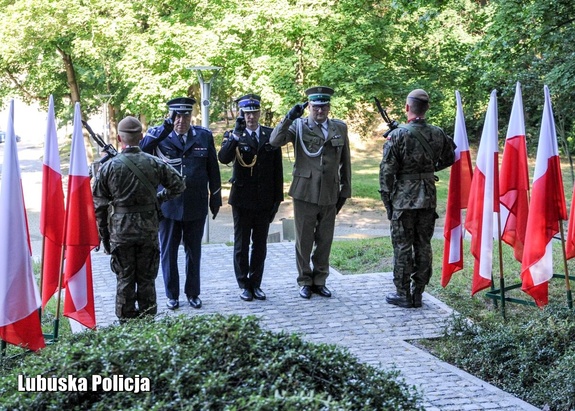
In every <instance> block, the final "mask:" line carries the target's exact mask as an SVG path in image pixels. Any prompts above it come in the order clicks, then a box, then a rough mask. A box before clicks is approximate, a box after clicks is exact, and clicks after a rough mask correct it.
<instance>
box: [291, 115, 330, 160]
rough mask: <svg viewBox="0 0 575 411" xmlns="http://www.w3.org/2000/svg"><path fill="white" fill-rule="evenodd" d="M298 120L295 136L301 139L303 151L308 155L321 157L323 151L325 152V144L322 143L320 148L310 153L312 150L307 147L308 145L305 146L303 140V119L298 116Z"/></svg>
mask: <svg viewBox="0 0 575 411" xmlns="http://www.w3.org/2000/svg"><path fill="white" fill-rule="evenodd" d="M296 122H297V124H296V133H295V138H296V139H298V140H299V142H300V145H301V148H302V150H303V152H304V153H305V154H306V156H308V157H312V158H314V157H319V156H320V155H321V153H322V152H323V144H322V145H321V147H320V148H319V150H317V151H316V152H315V153H310V151H309V150H308V149H307V147H306V146H305V144H304V142H303V120H302V119H299V118H298V119H297V120H296Z"/></svg>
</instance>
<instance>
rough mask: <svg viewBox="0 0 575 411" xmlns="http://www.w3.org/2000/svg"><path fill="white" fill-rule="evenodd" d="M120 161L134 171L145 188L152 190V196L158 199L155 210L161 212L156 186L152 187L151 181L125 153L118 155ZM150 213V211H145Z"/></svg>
mask: <svg viewBox="0 0 575 411" xmlns="http://www.w3.org/2000/svg"><path fill="white" fill-rule="evenodd" d="M118 159H119V160H120V161H121V162H122V163H124V164H125V165H126V166H128V168H129V169H130V170H132V172H133V173H134V174H135V175H136V177H138V179H139V180H140V181H141V182H142V183H143V184H144V186H145V187H146V188H147V189H148V190H150V194H152V195H153V196H154V198H155V199H156V204H155V205H154V208H155V209H156V210H159V207H160V205H159V204H158V196H157V191H156V189H155V188H154V186H153V185H152V183H150V180H148V178H147V177H146V176H145V175H144V173H142V171H141V170H140V169H139V168H138V167H137V166H136V165H135V164H134V162H133V161H132V160H130V159H129V158H128V157H126V156H125V155H124V154H123V153H121V154H119V155H118ZM136 209H138V207H134V210H136ZM145 211H148V210H145ZM132 212H139V211H132Z"/></svg>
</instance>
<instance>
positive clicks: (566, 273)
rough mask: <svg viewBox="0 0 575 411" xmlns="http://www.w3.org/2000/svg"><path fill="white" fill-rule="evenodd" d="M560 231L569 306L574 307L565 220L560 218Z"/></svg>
mask: <svg viewBox="0 0 575 411" xmlns="http://www.w3.org/2000/svg"><path fill="white" fill-rule="evenodd" d="M559 232H560V233H561V250H562V251H563V267H564V271H565V287H566V289H567V306H568V307H569V308H570V309H572V308H573V296H572V294H571V282H570V281H569V268H568V267H567V253H566V251H565V232H564V231H563V220H559Z"/></svg>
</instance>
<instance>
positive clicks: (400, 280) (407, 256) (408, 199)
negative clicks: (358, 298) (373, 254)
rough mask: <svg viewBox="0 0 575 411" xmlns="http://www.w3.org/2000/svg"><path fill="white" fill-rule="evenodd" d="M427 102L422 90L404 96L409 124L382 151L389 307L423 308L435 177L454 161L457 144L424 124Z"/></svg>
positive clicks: (428, 273) (429, 262)
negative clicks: (390, 289) (390, 265)
mask: <svg viewBox="0 0 575 411" xmlns="http://www.w3.org/2000/svg"><path fill="white" fill-rule="evenodd" d="M428 109H429V96H428V94H427V93H426V92H425V91H424V90H421V89H416V90H413V91H412V92H411V93H409V95H408V96H407V102H406V105H405V111H406V113H407V124H402V125H400V126H399V127H398V128H396V129H395V130H393V131H392V132H391V133H390V134H389V137H388V139H387V141H386V142H385V144H384V146H383V159H382V161H381V164H380V172H379V184H380V193H381V199H382V201H383V204H384V205H385V208H386V210H387V218H388V219H389V220H390V221H391V223H390V224H391V240H392V244H393V282H394V284H395V287H396V292H395V293H391V294H388V295H387V296H386V298H385V299H386V301H387V302H388V303H389V304H394V305H398V306H400V307H404V308H410V307H421V298H422V297H421V295H422V293H423V291H424V289H425V286H426V285H427V284H428V283H429V279H430V278H431V268H432V252H431V237H432V236H433V231H434V228H435V220H436V219H437V217H438V216H437V213H436V212H435V208H436V205H437V196H436V192H435V181H436V180H435V176H434V172H435V171H439V170H442V169H444V168H446V167H449V166H450V165H451V164H453V162H454V161H455V143H454V142H453V140H452V139H451V138H449V137H447V135H446V134H445V133H444V132H443V130H442V129H441V128H439V127H436V126H432V125H430V124H427V122H426V120H425V113H426V112H427V110H428Z"/></svg>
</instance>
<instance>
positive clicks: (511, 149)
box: [499, 82, 529, 262]
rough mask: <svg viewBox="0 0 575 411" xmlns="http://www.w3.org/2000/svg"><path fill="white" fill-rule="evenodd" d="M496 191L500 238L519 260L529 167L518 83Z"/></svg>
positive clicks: (527, 204)
mask: <svg viewBox="0 0 575 411" xmlns="http://www.w3.org/2000/svg"><path fill="white" fill-rule="evenodd" d="M499 193H500V196H499V201H500V202H501V221H502V227H503V233H502V236H501V239H502V240H503V241H505V242H506V243H507V244H509V245H510V246H511V247H513V251H514V256H515V259H516V260H517V261H519V262H521V259H522V258H523V244H525V231H526V230H527V215H528V213H529V169H528V166H527V144H526V141H525V119H524V116H523V98H522V96H521V84H520V83H519V82H518V83H517V85H516V87H515V100H514V101H513V108H512V109H511V118H510V120H509V127H508V129H507V138H506V139H505V149H504V151H503V159H502V160H501V174H500V176H499Z"/></svg>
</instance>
